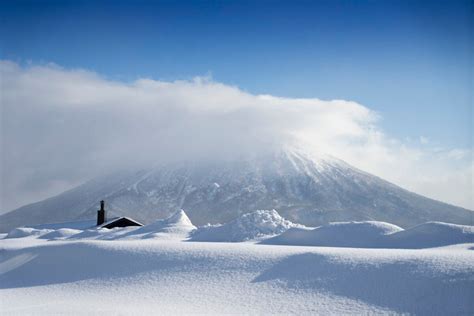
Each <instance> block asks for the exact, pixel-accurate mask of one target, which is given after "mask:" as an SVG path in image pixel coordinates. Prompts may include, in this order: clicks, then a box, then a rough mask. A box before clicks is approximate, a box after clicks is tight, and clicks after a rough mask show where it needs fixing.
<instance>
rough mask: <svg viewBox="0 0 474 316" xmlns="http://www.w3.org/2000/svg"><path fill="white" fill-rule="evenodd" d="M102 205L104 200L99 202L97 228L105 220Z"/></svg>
mask: <svg viewBox="0 0 474 316" xmlns="http://www.w3.org/2000/svg"><path fill="white" fill-rule="evenodd" d="M104 205H105V202H104V200H102V201H100V210H98V211H97V226H99V225H102V224H103V223H105V221H106V220H107V219H106V217H105V209H104Z"/></svg>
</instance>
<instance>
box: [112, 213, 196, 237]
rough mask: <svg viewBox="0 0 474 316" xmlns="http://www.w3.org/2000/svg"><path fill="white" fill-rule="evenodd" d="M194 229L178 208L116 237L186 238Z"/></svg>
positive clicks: (186, 216)
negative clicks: (152, 221) (163, 216)
mask: <svg viewBox="0 0 474 316" xmlns="http://www.w3.org/2000/svg"><path fill="white" fill-rule="evenodd" d="M195 229H196V226H194V225H193V223H192V222H191V220H190V219H189V217H188V215H186V212H185V211H184V210H180V211H178V212H176V213H175V214H173V215H171V216H170V217H168V218H166V219H161V220H157V221H156V222H154V223H151V224H149V225H145V226H142V227H140V228H138V229H135V230H132V231H130V232H129V233H127V234H125V235H122V236H117V239H120V238H125V239H148V238H163V239H186V238H188V236H189V234H190V233H191V232H192V231H193V230H195Z"/></svg>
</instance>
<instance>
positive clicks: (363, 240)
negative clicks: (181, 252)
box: [262, 221, 474, 249]
mask: <svg viewBox="0 0 474 316" xmlns="http://www.w3.org/2000/svg"><path fill="white" fill-rule="evenodd" d="M472 242H474V226H465V225H455V224H448V223H441V222H429V223H425V224H421V225H418V226H415V227H413V228H409V229H407V230H403V229H402V228H400V227H398V226H395V225H392V224H389V223H384V222H374V221H369V222H344V223H331V224H329V225H324V226H320V227H317V228H314V229H307V228H306V229H304V228H292V229H290V230H288V231H286V232H284V233H283V234H281V235H279V236H276V237H274V238H270V239H267V240H264V241H262V243H263V244H272V245H297V246H324V247H354V248H406V249H414V248H429V247H439V246H445V245H452V244H459V243H472Z"/></svg>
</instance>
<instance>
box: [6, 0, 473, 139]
mask: <svg viewBox="0 0 474 316" xmlns="http://www.w3.org/2000/svg"><path fill="white" fill-rule="evenodd" d="M0 11H1V13H0V14H1V24H2V26H1V27H0V37H1V38H2V43H1V57H2V59H8V60H12V61H15V62H19V63H27V62H30V61H31V62H33V63H46V62H53V63H57V64H58V65H60V66H63V67H66V68H86V69H90V70H93V71H96V72H98V73H100V74H102V75H104V76H106V77H108V78H111V79H114V80H121V81H131V80H135V79H137V78H141V77H148V78H154V79H163V80H175V79H188V78H191V77H194V76H196V75H208V74H211V75H212V78H213V79H214V80H216V81H218V82H223V83H226V84H231V85H236V86H238V87H239V88H240V89H243V90H245V91H248V92H251V93H254V94H272V95H275V96H286V97H316V98H320V99H346V100H352V101H357V102H359V103H361V104H363V105H365V106H367V107H369V108H371V109H373V110H375V111H377V112H378V113H380V115H381V117H382V122H381V123H380V124H381V126H382V127H383V129H384V131H385V132H386V133H387V134H389V135H392V136H393V137H396V138H399V139H405V138H407V137H410V138H413V139H418V138H419V137H420V136H424V137H427V138H428V139H430V140H431V141H432V142H434V143H435V145H439V146H441V147H462V148H466V147H471V146H472V143H471V139H470V137H471V134H472V93H471V92H470V88H471V89H473V84H472V71H473V68H474V67H473V62H472V59H473V58H472V56H474V55H473V47H474V44H473V43H474V41H473V31H472V30H473V23H474V22H473V2H472V1H304V2H301V1H297V2H290V1H288V2H277V1H259V2H245V1H195V2H185V1H184V2H172V1H165V2H143V1H133V2H132V1H130V2H124V1H114V2H113V3H112V2H98V1H93V2H89V1H56V2H50V1H34V2H25V1H9V2H5V1H2V2H1V6H0Z"/></svg>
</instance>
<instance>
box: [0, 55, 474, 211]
mask: <svg viewBox="0 0 474 316" xmlns="http://www.w3.org/2000/svg"><path fill="white" fill-rule="evenodd" d="M0 71H1V104H2V112H1V120H2V127H1V148H2V163H1V181H2V183H1V200H2V206H1V210H2V211H7V210H10V209H12V208H14V207H18V206H21V205H23V204H26V203H28V202H33V201H36V200H38V199H40V198H44V197H47V196H50V195H52V194H56V193H59V192H61V191H62V190H65V189H67V188H70V187H72V186H74V185H77V184H79V183H81V182H82V181H85V180H86V179H88V178H91V177H93V176H95V175H97V174H100V173H102V172H107V171H112V170H114V169H116V168H123V167H129V166H133V167H139V166H142V165H143V166H146V165H149V164H152V163H158V162H162V161H169V160H175V159H182V158H189V157H193V158H195V159H226V158H228V157H232V156H235V155H240V154H245V153H250V152H255V151H259V150H262V149H264V148H267V147H269V146H275V145H277V146H278V145H281V144H285V143H289V142H290V143H291V142H299V143H303V144H305V145H306V146H309V147H312V148H314V149H315V150H318V151H322V152H327V153H329V154H332V155H334V156H336V157H339V158H341V159H343V160H345V161H347V162H348V163H350V164H352V165H354V166H356V167H359V168H360V169H362V170H365V171H368V172H370V173H373V174H376V175H378V176H380V177H382V178H384V179H386V180H389V181H392V182H394V183H396V184H398V185H401V186H402V187H405V188H407V189H409V190H412V191H415V192H417V193H420V194H423V195H426V196H429V197H432V198H435V199H438V200H442V201H446V202H450V203H453V204H456V205H460V206H464V207H468V208H470V209H473V208H474V203H473V200H472V189H473V188H472V186H473V183H472V175H473V170H474V168H473V163H472V150H469V149H440V148H435V147H432V145H431V143H432V142H431V140H430V141H428V138H427V137H426V136H424V137H423V138H420V137H418V138H419V139H423V141H420V142H419V143H412V142H407V141H402V140H398V139H394V138H392V137H390V136H388V135H385V134H384V132H383V130H382V128H381V126H380V123H379V117H378V115H377V113H375V112H374V111H372V110H370V109H369V108H367V107H365V106H363V105H360V104H357V103H355V102H350V101H343V100H332V101H323V100H319V99H294V98H280V97H275V96H268V95H253V94H250V93H247V92H245V91H242V90H240V89H239V88H237V87H232V86H228V85H225V84H222V83H218V82H215V81H213V80H212V79H209V78H200V77H198V78H195V79H193V80H190V81H174V82H163V81H156V80H151V79H140V80H136V81H134V82H131V83H124V82H117V81H113V80H109V79H107V78H104V77H101V76H100V75H98V74H96V73H94V72H90V71H85V70H76V69H72V70H71V69H63V68H60V67H58V66H56V65H49V64H48V65H40V66H26V67H23V66H20V65H18V64H16V63H13V62H10V61H3V62H0ZM413 136H414V137H417V135H413Z"/></svg>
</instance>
